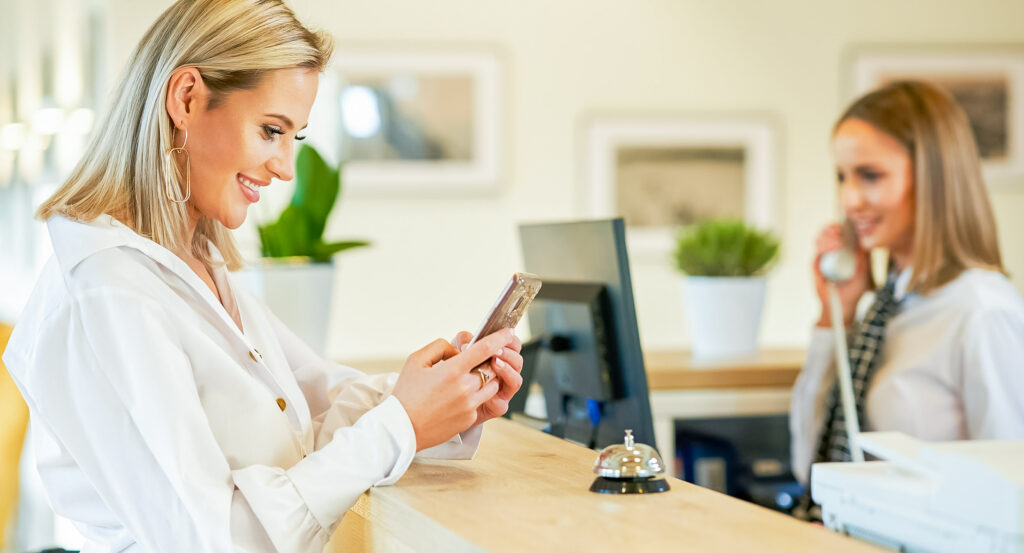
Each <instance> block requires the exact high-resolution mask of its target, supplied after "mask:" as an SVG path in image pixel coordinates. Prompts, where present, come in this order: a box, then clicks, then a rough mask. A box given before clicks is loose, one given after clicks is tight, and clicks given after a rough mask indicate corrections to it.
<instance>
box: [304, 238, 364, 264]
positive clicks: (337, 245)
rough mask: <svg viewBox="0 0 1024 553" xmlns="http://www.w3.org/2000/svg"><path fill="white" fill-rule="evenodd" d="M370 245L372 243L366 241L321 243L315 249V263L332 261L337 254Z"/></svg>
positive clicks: (313, 255)
mask: <svg viewBox="0 0 1024 553" xmlns="http://www.w3.org/2000/svg"><path fill="white" fill-rule="evenodd" d="M369 245H370V243H369V242H367V241H365V240H347V241H344V242H331V243H329V244H325V243H323V242H320V243H318V244H317V245H316V246H315V247H314V249H313V254H312V257H313V260H314V261H318V262H324V261H330V260H331V257H332V256H334V254H336V253H339V252H343V251H345V250H351V249H353V248H363V247H366V246H369Z"/></svg>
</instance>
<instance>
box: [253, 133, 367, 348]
mask: <svg viewBox="0 0 1024 553" xmlns="http://www.w3.org/2000/svg"><path fill="white" fill-rule="evenodd" d="M294 180H295V192H294V193H293V194H292V199H291V201H290V202H289V204H288V206H287V207H285V208H284V210H283V211H282V212H281V215H280V216H279V217H278V218H277V220H276V221H273V222H271V223H269V224H266V225H262V226H260V227H259V236H260V244H261V249H262V254H263V259H262V260H261V262H260V263H259V264H257V265H256V266H255V267H252V268H250V269H247V270H246V271H243V273H244V274H243V275H242V279H243V282H244V283H245V285H246V286H247V287H248V288H249V289H250V290H252V291H253V293H255V294H256V295H257V296H259V297H261V298H262V299H263V300H264V301H265V302H266V304H267V305H268V306H269V307H270V310H271V311H273V312H274V314H275V315H277V316H278V318H280V319H281V320H282V321H283V322H284V323H285V325H287V326H288V328H290V329H291V330H292V331H294V332H295V333H296V334H297V335H298V336H299V337H300V338H302V339H303V340H305V341H306V343H307V344H308V345H309V346H310V347H312V348H313V349H314V350H316V351H317V352H318V353H320V354H323V353H324V350H325V348H326V342H327V323H328V321H329V317H330V307H331V299H332V295H333V294H332V291H333V285H334V277H335V271H336V270H337V268H336V265H335V264H334V261H333V256H334V255H335V254H337V253H339V252H343V251H346V250H350V249H353V248H359V247H363V246H367V245H369V243H368V242H366V241H362V240H349V241H343V242H326V241H324V238H323V234H324V229H325V228H326V226H327V218H328V217H329V216H330V214H331V209H333V208H334V203H335V201H336V200H337V199H338V195H339V194H340V192H341V168H340V167H331V166H330V165H328V164H327V162H326V161H324V159H323V158H322V157H321V156H320V154H319V153H318V152H317V151H316V150H315V149H314V148H313V147H311V146H308V145H303V146H302V147H301V148H300V149H299V152H298V154H297V155H296V156H295V179H294Z"/></svg>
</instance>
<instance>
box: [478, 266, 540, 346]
mask: <svg viewBox="0 0 1024 553" xmlns="http://www.w3.org/2000/svg"><path fill="white" fill-rule="evenodd" d="M540 287H541V281H540V278H539V277H537V275H531V274H530V273H516V274H514V275H512V278H510V279H509V281H508V284H506V285H505V288H504V289H503V290H502V291H501V295H499V296H498V301H496V302H494V305H493V306H492V307H491V310H490V312H489V313H488V314H487V318H486V319H484V322H483V324H482V325H480V329H479V330H477V331H476V334H474V335H473V342H470V343H474V342H476V341H477V340H479V339H480V338H483V337H484V336H488V335H490V334H493V333H495V332H497V331H499V330H501V329H503V328H515V327H516V325H517V324H519V320H520V319H522V318H523V313H525V312H526V308H527V307H529V306H530V302H532V301H533V299H534V298H535V297H537V292H539V291H540Z"/></svg>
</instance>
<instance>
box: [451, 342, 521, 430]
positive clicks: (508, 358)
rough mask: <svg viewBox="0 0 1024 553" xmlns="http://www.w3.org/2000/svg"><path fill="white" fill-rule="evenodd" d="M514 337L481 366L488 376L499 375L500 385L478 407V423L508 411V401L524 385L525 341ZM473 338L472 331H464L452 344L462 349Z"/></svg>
mask: <svg viewBox="0 0 1024 553" xmlns="http://www.w3.org/2000/svg"><path fill="white" fill-rule="evenodd" d="M512 338H513V341H512V342H511V343H510V344H509V345H508V346H507V347H504V348H502V351H501V353H500V354H498V355H496V356H495V357H494V358H493V359H491V362H490V365H489V366H484V367H480V370H481V371H485V372H486V373H487V374H488V376H497V377H498V380H499V383H500V385H499V387H498V393H497V394H495V395H494V397H492V398H491V399H489V400H487V401H486V402H485V403H484V404H483V405H481V406H480V408H479V409H477V420H476V423H477V424H480V423H483V422H487V421H489V420H491V419H493V418H497V417H500V416H502V415H504V414H505V413H507V412H508V402H509V401H510V400H511V399H512V396H514V395H516V392H518V391H519V388H521V387H522V385H523V377H522V376H521V374H520V373H522V372H523V356H522V355H521V354H520V352H522V350H523V343H522V341H520V340H519V338H518V337H516V336H515V335H513V336H512ZM472 339H473V335H472V334H471V333H469V332H466V331H462V332H460V333H458V334H457V335H456V336H455V340H453V341H452V344H453V345H454V346H455V348H456V349H458V350H459V351H462V350H464V349H465V348H466V347H467V345H468V344H469V342H470V341H471V340H472Z"/></svg>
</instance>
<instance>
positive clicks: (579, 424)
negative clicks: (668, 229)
mask: <svg viewBox="0 0 1024 553" xmlns="http://www.w3.org/2000/svg"><path fill="white" fill-rule="evenodd" d="M519 232H520V238H521V241H522V247H523V258H524V261H525V266H524V268H525V270H527V271H529V272H531V273H534V274H536V275H537V276H539V277H540V278H541V279H542V280H543V281H544V286H543V287H542V288H541V291H540V294H539V295H538V296H537V299H536V300H535V301H534V304H533V305H531V307H530V311H529V312H528V319H529V321H530V330H531V334H532V335H533V339H532V340H531V341H530V344H529V345H530V348H528V349H529V351H527V350H524V359H525V365H526V366H524V377H527V378H529V377H532V378H533V380H534V381H535V382H537V383H539V384H540V386H541V387H542V388H543V389H544V397H545V405H546V408H547V416H548V420H549V423H550V431H551V433H552V434H554V435H556V436H559V437H563V438H567V439H571V440H573V441H576V442H579V443H582V444H584V445H587V446H589V447H593V448H603V447H605V446H608V445H611V444H613V443H619V442H621V441H622V439H623V436H624V434H625V431H626V429H632V431H633V436H635V437H636V440H637V441H638V442H642V443H646V444H650V445H653V444H654V430H653V426H652V423H651V408H650V400H649V397H648V388H647V374H646V372H645V370H644V361H643V353H642V351H641V348H640V333H639V330H638V328H637V322H636V308H635V306H634V303H633V288H632V283H631V280H630V272H629V261H628V258H627V254H626V234H625V224H624V222H623V220H622V219H621V218H619V219H609V220H598V221H574V222H567V223H547V224H529V225H522V226H520V229H519Z"/></svg>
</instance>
